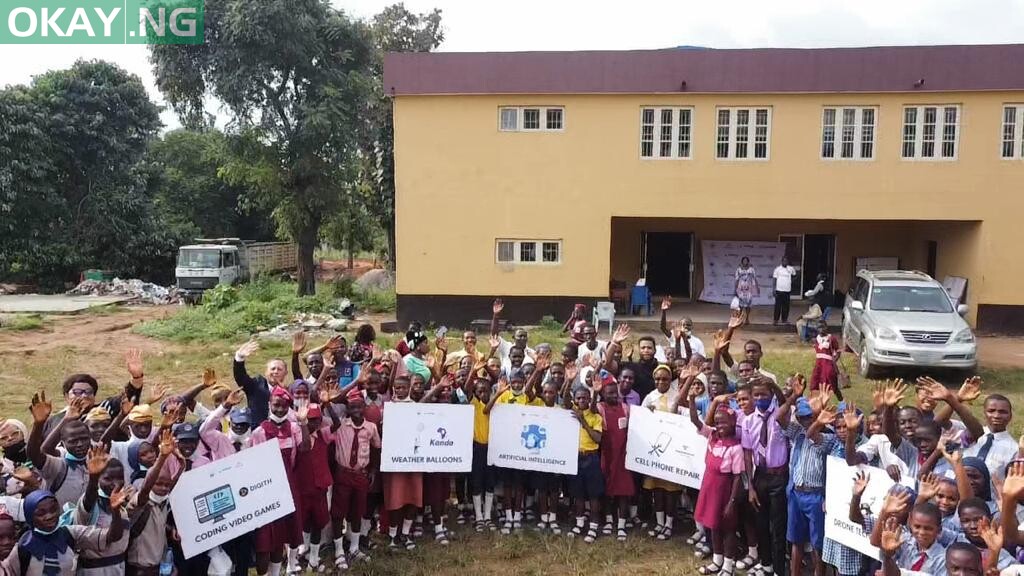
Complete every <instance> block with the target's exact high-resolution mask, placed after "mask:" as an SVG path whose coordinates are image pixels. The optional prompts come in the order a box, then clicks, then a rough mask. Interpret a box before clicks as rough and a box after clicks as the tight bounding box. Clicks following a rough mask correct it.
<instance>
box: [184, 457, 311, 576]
mask: <svg viewBox="0 0 1024 576" xmlns="http://www.w3.org/2000/svg"><path fill="white" fill-rule="evenodd" d="M171 511H172V512H174V521H175V523H176V524H177V528H178V533H179V534H181V548H182V551H183V552H184V554H185V558H191V557H193V556H195V555H197V554H201V553H203V552H206V551H207V550H209V549H211V548H213V547H214V546H219V545H220V544H223V543H225V542H227V541H228V540H232V539H234V538H236V537H238V536H241V535H242V534H246V533H248V532H252V531H253V530H255V529H256V528H259V527H260V526H263V525H264V524H269V523H270V522H273V521H274V520H277V519H278V518H283V517H284V516H287V515H288V514H291V513H292V512H294V511H295V503H294V502H292V491H291V488H290V487H289V485H288V476H287V474H286V473H285V470H284V461H283V460H282V459H281V448H280V447H279V446H278V443H277V442H264V443H263V444H259V445H257V446H253V447H252V448H246V449H245V450H242V451H241V452H239V453H237V454H234V455H232V456H228V457H227V458H224V459H222V460H217V461H215V462H211V463H209V464H206V465H204V466H202V467H200V468H196V469H195V470H189V471H188V472H185V473H184V474H182V475H181V478H179V479H178V483H177V485H175V487H174V490H173V491H172V492H171Z"/></svg>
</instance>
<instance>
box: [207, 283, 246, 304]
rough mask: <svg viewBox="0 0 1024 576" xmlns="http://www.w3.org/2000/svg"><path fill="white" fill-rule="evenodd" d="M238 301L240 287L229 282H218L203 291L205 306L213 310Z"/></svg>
mask: <svg viewBox="0 0 1024 576" xmlns="http://www.w3.org/2000/svg"><path fill="white" fill-rule="evenodd" d="M235 302H238V289H237V288H235V287H234V286H230V285H228V284H218V285H216V286H214V287H213V288H211V289H209V290H207V291H205V292H203V307H205V308H208V309H211V310H223V309H224V308H227V307H228V306H230V305H232V304H234V303H235Z"/></svg>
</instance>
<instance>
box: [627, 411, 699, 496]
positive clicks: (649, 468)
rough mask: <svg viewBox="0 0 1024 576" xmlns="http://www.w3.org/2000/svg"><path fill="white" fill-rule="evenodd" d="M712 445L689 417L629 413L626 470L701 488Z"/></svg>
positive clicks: (666, 413)
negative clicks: (705, 458) (707, 456)
mask: <svg viewBox="0 0 1024 576" xmlns="http://www.w3.org/2000/svg"><path fill="white" fill-rule="evenodd" d="M707 449H708V441H707V439H706V438H704V437H703V436H701V435H700V433H699V432H697V429H696V428H694V427H693V423H692V422H690V417H689V416H682V415H679V414H671V413H669V412H651V411H650V410H646V409H644V408H640V407H634V408H633V409H632V410H630V411H629V436H628V437H627V439H626V469H627V470H632V471H634V472H639V473H641V474H645V475H647V476H653V477H654V478H661V479H662V480H668V481H669V482H674V483H676V484H682V485H683V486H689V487H690V488H700V483H701V480H703V478H704V454H705V452H707Z"/></svg>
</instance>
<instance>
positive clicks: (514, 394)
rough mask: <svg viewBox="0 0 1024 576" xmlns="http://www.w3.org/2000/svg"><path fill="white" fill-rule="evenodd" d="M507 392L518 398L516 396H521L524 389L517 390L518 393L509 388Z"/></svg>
mask: <svg viewBox="0 0 1024 576" xmlns="http://www.w3.org/2000/svg"><path fill="white" fill-rule="evenodd" d="M509 390H511V391H512V395H513V396H517V397H518V396H522V395H523V392H524V389H522V388H520V389H519V391H516V389H515V388H509Z"/></svg>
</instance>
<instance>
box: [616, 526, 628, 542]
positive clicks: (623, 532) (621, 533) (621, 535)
mask: <svg viewBox="0 0 1024 576" xmlns="http://www.w3.org/2000/svg"><path fill="white" fill-rule="evenodd" d="M615 539H616V540H618V541H619V542H625V541H626V530H625V528H619V530H618V531H617V532H616V534H615Z"/></svg>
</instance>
